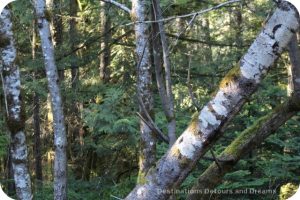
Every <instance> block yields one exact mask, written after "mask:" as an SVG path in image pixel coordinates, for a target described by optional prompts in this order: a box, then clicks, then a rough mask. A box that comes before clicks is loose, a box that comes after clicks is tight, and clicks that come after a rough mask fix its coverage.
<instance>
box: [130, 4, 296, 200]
mask: <svg viewBox="0 0 300 200" xmlns="http://www.w3.org/2000/svg"><path fill="white" fill-rule="evenodd" d="M298 28H299V18H298V13H297V10H296V9H295V8H294V7H293V6H291V4H289V3H287V2H282V3H280V4H279V8H278V9H276V11H275V12H274V14H273V15H272V17H271V18H270V19H269V20H268V22H267V23H266V25H265V27H264V28H263V30H262V32H261V33H260V34H259V35H258V37H257V38H256V40H255V41H254V42H253V43H252V45H251V46H250V48H249V50H248V52H247V53H246V54H245V55H244V57H242V59H241V60H240V62H239V66H236V67H235V68H233V69H232V70H231V71H230V72H229V73H228V74H227V76H226V77H225V78H224V79H223V80H222V82H221V84H220V88H219V91H218V92H217V93H216V95H215V96H214V97H213V98H212V100H211V101H209V102H208V103H207V104H206V106H204V108H203V109H202V110H201V112H200V113H199V114H198V116H196V117H195V118H194V119H193V120H192V122H191V123H190V125H189V126H188V128H187V129H186V130H185V131H184V133H183V134H182V135H181V136H180V137H179V138H178V139H177V141H176V142H175V144H174V145H173V147H172V148H171V149H170V150H168V152H167V153H166V154H165V155H164V156H163V157H162V158H161V160H160V161H159V162H158V163H157V165H156V167H155V168H152V169H151V170H150V171H149V173H148V174H147V177H146V178H145V182H144V183H143V184H139V185H137V186H136V187H135V188H134V189H133V191H132V192H131V193H130V194H129V195H128V196H127V197H126V199H134V200H135V199H157V200H159V199H167V198H168V197H169V196H170V195H171V194H172V193H171V191H170V190H171V189H172V188H174V187H178V186H179V185H180V184H181V183H182V182H183V180H184V179H185V178H186V177H187V176H188V174H189V172H190V171H191V170H192V169H193V167H194V166H195V164H196V162H197V161H198V160H199V159H200V158H201V157H202V156H203V155H204V154H205V152H206V151H207V150H208V149H209V147H210V146H211V145H212V144H213V143H214V142H215V141H216V139H217V138H219V137H220V136H221V135H222V133H223V132H224V130H225V128H226V127H227V125H228V124H229V122H230V121H231V119H232V118H233V117H234V116H235V115H236V113H238V111H239V110H240V109H241V107H242V106H243V104H244V103H245V102H246V100H247V98H249V97H250V96H251V95H252V94H253V93H254V92H255V90H256V89H257V87H258V85H259V83H260V82H261V79H262V78H263V77H264V75H265V74H266V72H267V71H268V70H269V69H270V67H271V66H272V65H273V63H274V62H275V60H276V59H277V58H278V56H279V55H280V53H281V52H282V51H283V48H285V47H286V46H287V45H288V43H289V41H290V39H291V38H292V36H293V34H294V33H295V32H296V30H297V29H298Z"/></svg>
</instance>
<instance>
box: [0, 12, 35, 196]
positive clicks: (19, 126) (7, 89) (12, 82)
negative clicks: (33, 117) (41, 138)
mask: <svg viewBox="0 0 300 200" xmlns="http://www.w3.org/2000/svg"><path fill="white" fill-rule="evenodd" d="M10 17H11V14H10V11H9V10H8V9H4V10H3V11H2V14H1V16H0V58H1V60H0V61H1V62H0V72H1V76H2V77H1V78H3V80H2V81H3V86H4V96H5V99H6V109H7V126H8V129H9V131H10V133H11V148H10V154H11V159H12V168H13V175H14V181H15V187H16V193H17V198H18V199H20V200H28V199H32V192H31V181H30V174H29V171H28V166H27V146H26V136H25V132H24V129H25V113H24V112H25V110H24V107H23V105H22V104H23V101H22V97H21V81H20V71H19V68H18V66H17V65H16V63H15V61H16V56H17V49H16V47H15V42H14V38H13V31H12V22H11V18H10Z"/></svg>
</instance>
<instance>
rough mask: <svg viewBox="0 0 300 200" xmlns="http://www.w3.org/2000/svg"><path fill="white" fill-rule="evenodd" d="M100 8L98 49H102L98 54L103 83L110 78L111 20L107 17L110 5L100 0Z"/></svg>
mask: <svg viewBox="0 0 300 200" xmlns="http://www.w3.org/2000/svg"><path fill="white" fill-rule="evenodd" d="M100 4H101V10H100V34H101V42H100V50H101V51H103V52H102V53H101V54H100V56H99V60H100V66H99V71H100V80H102V81H103V82H104V83H106V82H108V81H109V79H110V69H109V65H110V46H109V42H110V40H111V31H110V28H111V22H110V17H109V7H110V5H109V4H107V3H105V2H103V1H101V3H100Z"/></svg>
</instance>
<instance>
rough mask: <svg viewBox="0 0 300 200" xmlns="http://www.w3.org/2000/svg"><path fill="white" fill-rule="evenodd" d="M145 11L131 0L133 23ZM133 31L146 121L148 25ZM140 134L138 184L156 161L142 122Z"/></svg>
mask: <svg viewBox="0 0 300 200" xmlns="http://www.w3.org/2000/svg"><path fill="white" fill-rule="evenodd" d="M146 11H147V9H146V1H145V0H132V12H131V16H132V20H133V21H145V19H146ZM134 29H135V37H136V55H137V94H138V97H139V98H140V99H141V101H142V102H143V103H144V107H145V110H143V109H142V108H141V107H142V106H141V105H140V112H141V115H142V116H143V118H144V119H147V117H146V114H145V111H146V112H148V113H149V114H150V116H151V117H152V114H153V97H152V93H151V83H152V80H151V62H150V50H149V42H148V39H149V33H148V25H147V24H145V23H136V24H135V27H134ZM140 132H141V141H140V158H139V180H138V182H142V179H143V178H144V176H145V175H146V173H147V172H148V170H149V169H150V168H151V167H152V166H153V165H154V164H155V161H156V137H155V136H154V134H153V133H152V130H151V129H150V128H149V127H148V126H147V124H146V123H145V122H144V121H143V120H141V121H140Z"/></svg>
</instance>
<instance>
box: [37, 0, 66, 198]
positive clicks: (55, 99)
mask: <svg viewBox="0 0 300 200" xmlns="http://www.w3.org/2000/svg"><path fill="white" fill-rule="evenodd" d="M34 7H35V13H36V18H37V26H38V30H39V35H40V38H41V46H42V51H43V57H44V63H45V69H46V76H47V80H48V89H49V93H50V98H51V109H52V114H53V130H54V147H55V159H54V199H56V200H65V199H67V155H66V148H67V137H66V129H65V119H64V113H63V107H62V98H61V92H60V88H59V84H58V83H59V77H58V72H57V68H56V64H55V58H54V47H53V42H52V37H51V32H50V24H49V21H48V20H49V19H48V17H49V16H47V15H46V14H47V13H48V12H47V10H46V3H45V0H35V1H34Z"/></svg>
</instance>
